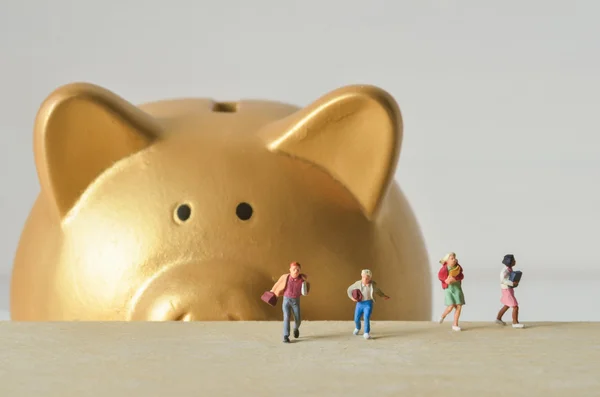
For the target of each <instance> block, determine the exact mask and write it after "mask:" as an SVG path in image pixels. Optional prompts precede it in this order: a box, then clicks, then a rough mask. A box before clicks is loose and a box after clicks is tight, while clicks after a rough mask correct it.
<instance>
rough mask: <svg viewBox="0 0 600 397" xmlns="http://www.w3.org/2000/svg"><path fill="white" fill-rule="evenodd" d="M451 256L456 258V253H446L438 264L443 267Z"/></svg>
mask: <svg viewBox="0 0 600 397" xmlns="http://www.w3.org/2000/svg"><path fill="white" fill-rule="evenodd" d="M451 256H453V257H455V258H456V253H454V252H448V253H447V254H446V255H444V257H443V258H442V259H440V263H441V264H442V265H443V264H444V263H446V262H448V259H450V257H451Z"/></svg>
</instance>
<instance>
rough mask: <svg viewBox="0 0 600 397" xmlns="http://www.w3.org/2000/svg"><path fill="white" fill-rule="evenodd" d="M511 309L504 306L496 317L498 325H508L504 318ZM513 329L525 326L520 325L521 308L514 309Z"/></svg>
mask: <svg viewBox="0 0 600 397" xmlns="http://www.w3.org/2000/svg"><path fill="white" fill-rule="evenodd" d="M508 309H509V306H506V305H504V306H502V308H501V309H500V311H499V312H498V316H496V324H500V325H506V323H505V322H504V321H502V316H504V313H506V312H507V311H508ZM512 327H513V328H523V327H524V326H523V324H521V323H519V306H513V308H512Z"/></svg>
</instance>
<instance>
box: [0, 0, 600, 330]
mask: <svg viewBox="0 0 600 397" xmlns="http://www.w3.org/2000/svg"><path fill="white" fill-rule="evenodd" d="M291 3H292V2H281V1H267V0H262V1H259V0H257V1H243V0H230V1H227V2H216V1H211V2H209V1H192V0H187V1H175V0H173V1H171V2H165V1H157V0H147V1H140V0H122V1H120V2H114V3H107V2H95V1H89V0H87V1H81V0H80V1H77V2H75V1H66V0H54V1H52V2H46V1H42V0H38V1H36V2H33V1H31V2H22V1H18V0H4V1H3V2H2V4H1V5H0V54H1V55H0V87H2V89H1V90H0V131H1V133H0V150H1V151H2V152H1V156H0V178H1V179H0V181H1V184H0V188H1V194H0V203H1V207H0V211H1V213H0V217H1V219H2V222H0V228H1V229H2V239H0V275H1V276H0V283H1V284H0V286H1V287H0V292H2V295H1V296H0V298H1V299H0V309H1V308H7V307H8V280H9V275H10V271H11V266H12V259H13V256H14V252H15V248H16V246H17V242H18V239H19V234H20V231H21V228H22V227H23V223H24V221H25V218H26V216H27V214H28V211H29V209H30V207H31V205H32V203H33V200H34V198H35V196H36V194H37V192H38V181H37V176H36V173H35V168H34V163H33V153H32V124H33V119H34V116H35V113H36V111H37V108H38V107H39V105H40V103H41V102H42V101H43V99H44V98H45V96H46V95H48V94H49V93H50V91H52V90H53V89H55V88H56V87H57V86H59V85H61V84H65V83H68V82H72V81H82V80H83V81H89V82H93V83H96V84H99V85H103V86H105V87H106V88H109V89H111V90H113V91H115V92H117V93H118V94H120V95H122V96H124V97H125V98H127V99H128V100H130V101H132V102H134V103H139V102H145V101H150V100H155V99H161V98H166V97H178V96H209V97H215V98H217V99H223V100H231V99H237V98H245V97H246V98H247V97H254V98H256V97H259V98H266V99H275V100H282V101H286V102H293V103H296V104H299V105H305V104H308V103H309V102H310V101H312V100H314V99H316V98H317V97H319V96H320V95H322V94H324V93H325V92H327V91H329V90H332V89H334V88H336V87H339V86H342V85H346V84H354V83H369V84H375V85H379V86H381V87H383V88H385V89H387V90H388V91H390V92H391V93H392V94H393V95H394V96H395V97H396V99H397V100H398V102H399V103H400V106H401V109H402V111H403V115H404V119H405V139H404V146H403V148H402V155H401V160H400V164H399V168H398V172H397V179H398V181H399V182H400V184H401V186H402V188H403V189H404V191H405V193H406V194H407V196H408V198H409V200H410V202H411V204H412V205H413V208H414V210H415V212H416V214H417V216H418V219H419V221H420V223H421V226H422V229H423V232H424V234H425V237H426V240H427V245H428V249H429V253H430V255H431V262H432V268H433V269H435V270H437V268H438V264H437V260H438V259H439V258H440V257H441V256H442V255H443V254H444V253H445V252H447V251H450V250H452V251H456V252H457V253H458V255H459V259H460V261H461V263H462V264H463V266H464V267H465V272H466V277H467V278H466V280H465V282H464V289H465V294H466V298H467V306H466V307H465V309H464V314H463V318H464V319H465V320H488V319H493V317H494V315H495V312H496V311H497V309H498V306H499V305H500V304H499V294H500V292H499V287H498V280H497V279H498V273H499V271H500V269H501V263H500V261H501V258H502V256H503V255H504V254H505V253H509V252H510V253H513V254H515V256H516V257H517V260H518V262H519V266H520V267H521V269H522V270H523V272H524V274H525V275H524V279H523V283H522V284H521V286H520V287H519V289H518V291H517V297H518V298H519V299H520V300H521V306H522V308H521V319H522V321H524V322H526V321H528V320H530V321H534V320H555V321H566V320H595V321H597V320H600V311H598V310H597V307H596V306H595V302H596V301H598V300H599V299H598V298H600V292H598V291H599V290H600V289H599V288H598V286H599V283H600V282H599V281H598V280H600V271H598V270H597V268H598V266H600V262H599V260H598V254H597V248H596V244H597V242H598V238H599V237H600V232H599V231H598V225H599V221H600V215H599V214H600V212H599V211H598V205H599V203H600V186H599V176H600V173H599V166H598V163H597V162H598V160H600V158H599V153H600V128H599V127H600V122H599V121H598V120H599V118H598V116H597V110H598V108H599V105H600V99H599V98H600V96H599V95H598V92H600V77H599V70H600V55H599V51H598V49H599V47H598V37H600V24H598V16H599V12H600V3H597V2H594V1H591V0H590V1H569V2H566V1H555V0H552V1H549V0H546V1H542V0H530V1H526V2H523V1H521V2H517V1H504V2H482V1H476V0H467V1H461V2H452V1H395V2H391V1H383V0H373V1H370V2H364V1H357V0H335V1H333V0H327V1H326V0H318V1H317V0H310V1H309V0H305V1H302V2H300V1H297V2H294V4H291ZM432 283H434V285H435V286H436V289H435V294H436V295H435V302H436V305H437V306H436V309H435V310H436V312H435V313H434V315H435V317H437V316H438V315H439V313H440V312H441V310H442V309H443V307H442V306H443V298H442V294H441V291H440V287H439V283H438V282H437V281H436V280H432ZM389 288H390V287H388V289H389ZM507 318H508V316H507Z"/></svg>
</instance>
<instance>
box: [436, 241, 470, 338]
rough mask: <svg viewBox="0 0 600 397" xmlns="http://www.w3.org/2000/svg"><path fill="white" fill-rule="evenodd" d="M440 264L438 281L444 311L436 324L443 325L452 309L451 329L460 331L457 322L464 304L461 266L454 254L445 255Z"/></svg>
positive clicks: (463, 276)
mask: <svg viewBox="0 0 600 397" xmlns="http://www.w3.org/2000/svg"><path fill="white" fill-rule="evenodd" d="M440 263H441V264H442V267H441V268H440V270H439V272H438V279H439V280H440V282H441V283H442V289H443V290H444V300H445V303H446V310H444V313H442V316H441V317H440V319H439V321H438V322H439V323H440V324H441V323H443V322H444V319H445V318H446V316H447V315H448V314H450V312H451V311H452V310H453V309H454V310H455V311H454V323H453V324H452V329H453V330H454V331H460V330H461V329H460V327H459V326H458V320H459V319H460V313H461V311H462V306H463V305H464V304H465V295H464V293H463V290H462V280H463V279H464V278H465V275H464V274H463V269H462V266H460V265H459V264H458V260H457V259H456V254H455V253H454V252H449V253H448V254H446V255H445V256H444V257H443V258H442V259H441V260H440Z"/></svg>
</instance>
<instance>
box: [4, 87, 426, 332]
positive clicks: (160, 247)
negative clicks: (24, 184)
mask: <svg viewBox="0 0 600 397" xmlns="http://www.w3.org/2000/svg"><path fill="white" fill-rule="evenodd" d="M365 120H368V124H369V128H365ZM32 121H33V123H32V125H33V131H32V132H33V133H32V137H33V147H32V152H33V154H34V156H33V158H32V162H33V161H34V163H33V164H35V168H36V171H37V180H38V182H39V186H40V193H39V195H38V198H37V199H36V200H35V204H33V207H32V209H31V211H30V214H29V216H28V219H27V221H26V222H25V223H24V225H23V228H22V230H21V231H20V240H19V243H18V247H16V252H15V255H14V264H13V269H12V272H11V286H10V316H11V319H12V320H14V321H271V320H277V321H279V319H280V314H279V312H277V311H275V310H271V309H272V308H271V307H269V305H267V304H265V303H264V302H262V301H261V300H260V299H258V297H257V289H258V290H259V291H260V290H262V291H264V290H268V289H269V288H271V286H272V285H273V282H274V281H275V280H276V279H277V277H279V275H280V273H281V269H280V266H281V263H282V262H281V261H282V260H285V261H287V259H284V258H296V257H297V256H296V255H298V252H299V251H300V252H301V253H302V262H303V263H315V264H324V266H314V267H312V266H311V275H310V276H311V280H313V279H314V280H319V283H320V284H322V285H327V288H319V289H317V290H315V291H311V296H312V297H313V298H311V299H307V300H306V301H303V302H302V310H303V314H304V316H305V317H306V318H308V317H309V316H310V319H311V320H315V321H331V320H333V321H335V320H338V321H339V320H343V319H345V318H347V309H346V308H345V304H347V301H346V299H347V298H346V297H345V296H344V294H333V295H332V294H330V293H329V291H341V290H343V289H344V288H346V286H347V285H346V284H347V282H346V281H345V280H344V279H343V278H341V277H340V276H339V275H340V274H348V273H350V274H353V273H359V272H360V270H361V269H362V268H363V267H364V259H363V258H370V260H371V261H372V262H373V268H374V269H375V268H376V269H377V274H378V277H379V279H385V280H389V283H390V285H394V286H395V287H397V288H398V291H399V292H398V294H401V296H399V297H398V298H400V297H401V298H402V299H395V300H394V302H390V304H387V305H385V306H384V305H382V306H384V307H381V308H378V312H377V315H378V318H380V319H381V320H386V321H389V320H394V321H398V320H410V321H419V320H426V319H429V318H430V317H431V285H430V283H429V282H428V279H429V278H430V273H431V271H430V269H429V265H428V262H429V260H428V257H427V249H426V246H425V242H424V238H423V235H422V233H421V229H420V227H419V223H418V218H416V217H415V214H414V212H413V210H412V208H411V206H410V204H409V201H408V200H407V197H406V195H405V194H404V193H403V191H402V188H401V186H400V185H399V184H398V183H397V181H395V180H394V174H395V173H396V171H397V164H398V159H399V155H400V152H401V147H402V139H403V123H402V115H401V112H400V108H399V107H398V104H397V102H396V101H395V100H394V98H393V97H392V95H390V94H389V93H388V92H386V91H385V90H383V89H381V88H377V87H374V86H371V85H364V84H361V85H349V86H345V87H341V88H337V89H335V90H332V91H330V92H328V93H326V94H324V95H322V96H320V97H319V98H315V99H314V100H313V101H311V102H310V103H307V104H306V105H305V106H295V105H292V104H285V103H282V102H279V101H271V100H263V99H243V98H242V99H239V100H233V101H217V100H215V99H211V98H203V97H198V98H173V99H162V100H160V99H159V100H156V101H152V102H147V103H143V104H139V105H137V104H134V103H132V102H130V101H128V100H127V99H126V98H123V97H121V96H120V95H118V94H117V93H116V92H113V91H110V90H108V89H106V88H103V87H99V86H97V85H94V84H90V83H83V82H78V83H70V84H66V85H63V86H61V87H58V88H57V89H56V90H54V91H53V92H52V93H51V94H50V95H49V96H48V97H47V98H46V99H45V100H44V102H43V103H42V104H41V106H40V108H39V111H38V113H37V115H36V117H35V120H32ZM33 164H32V165H33ZM249 165H251V166H249ZM3 189H4V190H3V191H6V192H9V191H10V186H8V185H6V184H5V185H3ZM7 194H8V193H7ZM14 232H15V234H16V233H17V232H18V230H15V231H14ZM290 261H291V260H290Z"/></svg>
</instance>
